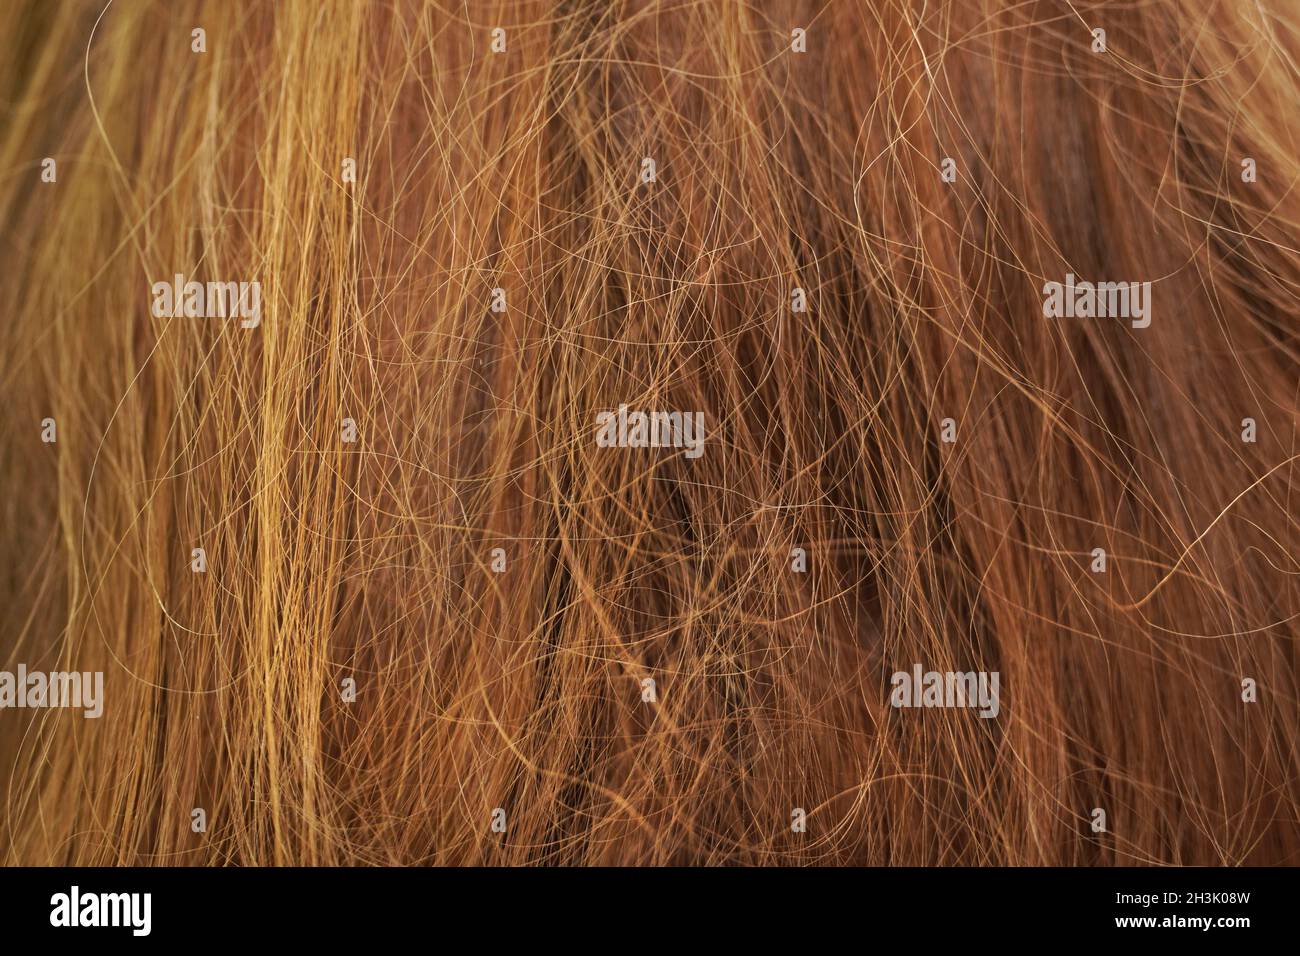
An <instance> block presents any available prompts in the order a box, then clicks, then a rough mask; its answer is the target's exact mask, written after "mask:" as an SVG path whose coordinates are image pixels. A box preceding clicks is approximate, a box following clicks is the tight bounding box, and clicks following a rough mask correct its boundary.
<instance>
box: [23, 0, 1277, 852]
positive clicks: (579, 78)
mask: <svg viewBox="0 0 1300 956" xmlns="http://www.w3.org/2000/svg"><path fill="white" fill-rule="evenodd" d="M496 28H501V29H502V30H503V31H504V32H503V33H494V32H493V31H494V30H495V29H496ZM1098 28H1101V29H1104V31H1105V34H1104V39H1103V38H1102V36H1101V35H1100V34H1096V33H1094V31H1095V30H1096V29H1098ZM1298 28H1300V22H1298V21H1297V20H1296V18H1295V12H1294V9H1293V8H1291V7H1290V4H1288V3H1285V2H1283V0H1258V2H1254V3H1249V4H1246V3H1235V2H1227V0H1153V2H1147V3H1143V4H1124V5H1116V4H1107V5H1103V4H1101V3H1095V4H1093V3H1070V2H1037V0H1031V2H1028V3H1020V4H1005V3H1002V2H1000V0H966V2H953V3H934V2H927V0H882V2H879V3H877V2H873V3H858V2H847V0H816V2H803V0H728V2H701V0H497V2H490V0H473V2H466V3H461V4H457V3H440V2H435V0H429V2H424V0H399V2H385V3H379V2H366V3H361V2H352V0H343V2H338V0H325V2H321V0H279V2H253V0H239V2H233V0H231V2H226V0H223V2H206V3H201V2H193V0H168V2H165V3H161V2H159V3H155V2H146V0H115V2H114V0H100V2H94V3H91V2H63V3H57V4H56V3H49V2H45V0H21V2H18V0H15V2H11V3H4V4H0V37H3V47H4V49H6V50H10V51H13V55H11V56H9V57H6V58H3V59H0V116H2V117H3V121H2V122H0V155H2V159H0V170H3V177H2V178H0V217H2V218H0V222H2V223H3V231H2V234H3V237H4V255H5V258H6V264H5V265H6V268H5V273H6V279H5V282H4V283H3V284H2V285H0V315H2V316H3V329H4V331H3V332H2V333H0V335H3V347H2V348H0V402H3V409H4V413H3V415H2V416H0V441H2V443H3V448H4V449H5V452H4V454H3V455H0V481H2V482H3V485H2V487H3V489H4V494H3V497H2V498H0V509H2V513H0V521H2V523H3V527H4V529H5V532H4V535H3V540H2V545H0V546H2V547H3V556H2V559H0V608H3V613H2V614H0V664H2V665H3V667H4V669H5V670H6V671H10V672H16V670H17V668H18V666H19V665H20V664H21V665H24V666H25V667H26V668H27V669H28V670H29V671H34V670H42V671H59V670H64V671H67V670H71V671H77V672H82V673H87V674H89V673H93V672H103V674H104V678H103V680H104V691H103V697H104V700H103V714H102V716H101V717H99V718H97V719H87V718H86V717H85V716H83V714H82V713H81V711H79V710H76V709H71V708H53V707H46V708H39V707H27V708H26V709H23V708H20V707H17V706H14V707H11V708H6V709H0V803H2V806H3V817H2V818H0V861H3V862H5V863H8V864H78V865H80V864H133V865H147V864H205V865H216V864H240V865H278V864H301V865H339V864H360V865H370V864H375V865H392V864H457V865H467V864H569V865H580V864H723V863H726V864H749V865H755V864H757V865H771V864H873V865H875V864H881V865H952V864H957V865H967V864H978V865H988V864H1004V865H1005V864H1011V865H1019V864H1034V865H1041V864H1063V865H1128V864H1242V863H1251V864H1286V863H1291V864H1294V863H1297V862H1300V751H1298V745H1300V698H1298V696H1297V690H1298V688H1297V673H1298V670H1297V664H1298V661H1297V647H1296V639H1297V637H1298V636H1300V624H1298V615H1300V578H1298V575H1300V517H1298V516H1300V507H1298V505H1297V497H1296V493H1295V492H1296V491H1297V489H1295V488H1294V486H1295V484H1296V481H1297V477H1298V476H1297V454H1298V453H1297V396H1298V392H1300V375H1298V374H1297V372H1298V370H1300V365H1298V364H1297V358H1298V357H1300V331H1298V329H1297V324H1296V301H1297V300H1296V296H1297V293H1298V292H1300V250H1298V249H1297V247H1296V238H1295V237H1296V235H1297V226H1298V225H1300V192H1298V191H1297V188H1296V182H1297V166H1296V161H1295V157H1296V155H1297V149H1298V147H1300V143H1298V142H1297V133H1298V132H1300V125H1298V124H1297V119H1296V117H1297V112H1296V108H1297V103H1300V68H1298V67H1297V62H1298V58H1300V35H1298V33H1297V29H1298ZM198 29H202V30H203V31H204V32H203V33H202V34H195V33H194V32H193V31H195V30H198ZM796 30H798V31H803V32H802V33H796V32H795V31H796ZM801 48H802V49H801ZM46 158H50V159H53V160H54V161H55V164H56V165H55V166H54V167H51V168H53V169H56V170H57V176H56V178H54V179H53V181H50V179H49V178H47V177H46V176H44V175H43V170H44V169H45V168H47V167H48V165H49V164H47V163H45V162H44V160H45V159H46ZM349 161H350V163H349ZM647 161H649V162H647ZM949 161H951V162H949ZM1247 161H1249V162H1247ZM353 171H354V172H355V176H352V175H350V173H351V172H353ZM354 180H355V181H354ZM174 276H180V277H181V279H180V280H178V284H183V283H185V282H189V281H194V282H197V283H210V282H211V283H233V282H245V283H251V282H257V283H258V284H259V286H260V290H261V291H260V295H261V300H260V316H259V322H258V324H256V325H253V324H252V323H250V322H241V321H239V320H238V319H237V318H230V317H228V316H229V315H230V314H231V312H232V310H231V309H229V308H227V309H223V310H220V311H219V312H218V313H217V317H204V316H203V315H197V316H196V315H193V314H186V311H185V309H182V308H180V307H179V306H178V307H177V308H175V309H173V310H171V311H170V312H169V311H167V310H166V309H162V310H160V309H157V308H151V305H152V304H153V303H154V302H155V299H154V292H152V291H151V290H153V289H154V287H155V283H164V284H170V283H171V282H172V280H173V277H174ZM1070 276H1074V277H1077V279H1078V280H1079V281H1080V282H1082V281H1083V280H1087V281H1090V282H1096V283H1100V282H1124V283H1128V282H1133V283H1150V285H1149V286H1146V287H1145V288H1146V289H1148V290H1149V291H1148V294H1147V296H1146V306H1145V308H1146V310H1147V313H1146V314H1147V316H1148V318H1149V319H1150V324H1149V325H1148V326H1145V327H1143V326H1142V325H1141V323H1139V322H1130V321H1129V319H1127V318H1125V317H1116V316H1114V315H1109V316H1105V317H1103V316H1100V315H1099V316H1096V317H1080V316H1078V315H1074V314H1071V315H1070V316H1052V315H1047V314H1045V313H1047V312H1048V311H1049V310H1048V309H1047V308H1045V305H1044V299H1045V296H1047V294H1048V292H1047V287H1048V284H1049V283H1052V282H1057V283H1065V282H1068V281H1069V280H1068V278H1067V277H1070ZM223 287H224V288H229V286H223ZM1141 288H1143V287H1142V286H1140V285H1139V286H1134V290H1135V291H1136V290H1140V289H1141ZM796 290H802V292H799V291H796ZM178 291H184V289H183V288H178ZM1069 291H1070V290H1068V289H1067V293H1068V292H1069ZM801 297H802V300H803V301H800V299H801ZM187 299H188V296H187ZM227 304H229V303H227ZM800 306H804V307H803V308H800ZM176 311H179V312H180V314H179V315H174V314H173V313H175V312H176ZM199 311H202V309H200V310H199ZM159 313H161V314H159ZM222 315H225V316H227V317H221V316H222ZM620 406H626V409H624V411H625V412H627V413H629V414H630V413H631V412H634V411H637V410H643V411H646V412H681V413H686V414H684V415H683V416H682V417H680V418H679V419H677V420H676V421H677V422H679V423H680V422H681V421H682V420H683V419H686V420H687V421H688V426H687V427H689V420H691V419H690V415H689V413H694V412H702V413H703V419H702V423H703V445H702V453H701V454H699V455H698V456H697V457H691V456H689V455H687V454H685V453H684V452H683V450H682V449H681V448H679V447H610V443H609V442H598V440H597V439H598V425H597V422H598V416H599V415H601V414H602V413H608V412H617V411H618V410H619V409H620ZM1247 419H1249V420H1250V421H1249V422H1247V421H1246V420H1247ZM49 420H52V422H53V424H55V425H56V426H57V437H56V439H55V440H53V441H50V440H48V438H47V439H46V440H42V439H43V429H44V428H45V427H46V425H47V424H49V423H50V422H49ZM665 421H667V419H665ZM674 427H676V426H674ZM349 429H351V431H349ZM672 437H678V436H677V433H676V432H673V434H672ZM624 444H626V445H636V441H635V439H634V438H629V439H628V441H626V442H625V443H624ZM195 549H202V552H201V554H200V553H196V551H195ZM495 549H500V550H499V551H498V550H495ZM1095 549H1102V552H1097V551H1096V550H1095ZM201 567H202V568H203V569H202V570H200V568H201ZM914 668H919V669H922V670H925V671H937V672H955V673H957V674H959V675H961V674H965V675H968V676H969V675H970V674H972V673H973V672H979V673H981V674H984V673H988V674H996V675H998V676H999V677H1000V685H999V686H1000V691H1001V700H1000V709H999V711H998V713H997V714H996V715H995V716H992V717H989V716H987V715H985V716H981V713H980V712H978V711H977V710H974V709H971V708H969V707H961V706H956V707H933V708H931V707H925V708H905V707H899V706H894V702H891V675H894V674H898V673H903V674H908V675H910V674H911V673H913V670H914ZM971 679H972V680H973V678H971ZM651 682H653V683H651ZM970 686H974V685H973V684H971V685H970ZM918 693H919V691H918ZM950 693H951V688H950ZM197 810H201V811H202V813H201V814H198V813H196V811H197ZM1097 811H1102V813H1101V814H1100V816H1099V815H1098V813H1097ZM801 815H802V816H801ZM200 819H201V820H202V821H203V824H204V825H200V823H199V822H196V821H198V820H200ZM801 819H802V826H801V825H800V821H801ZM1099 820H1100V821H1102V822H1101V823H1100V825H1099Z"/></svg>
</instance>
